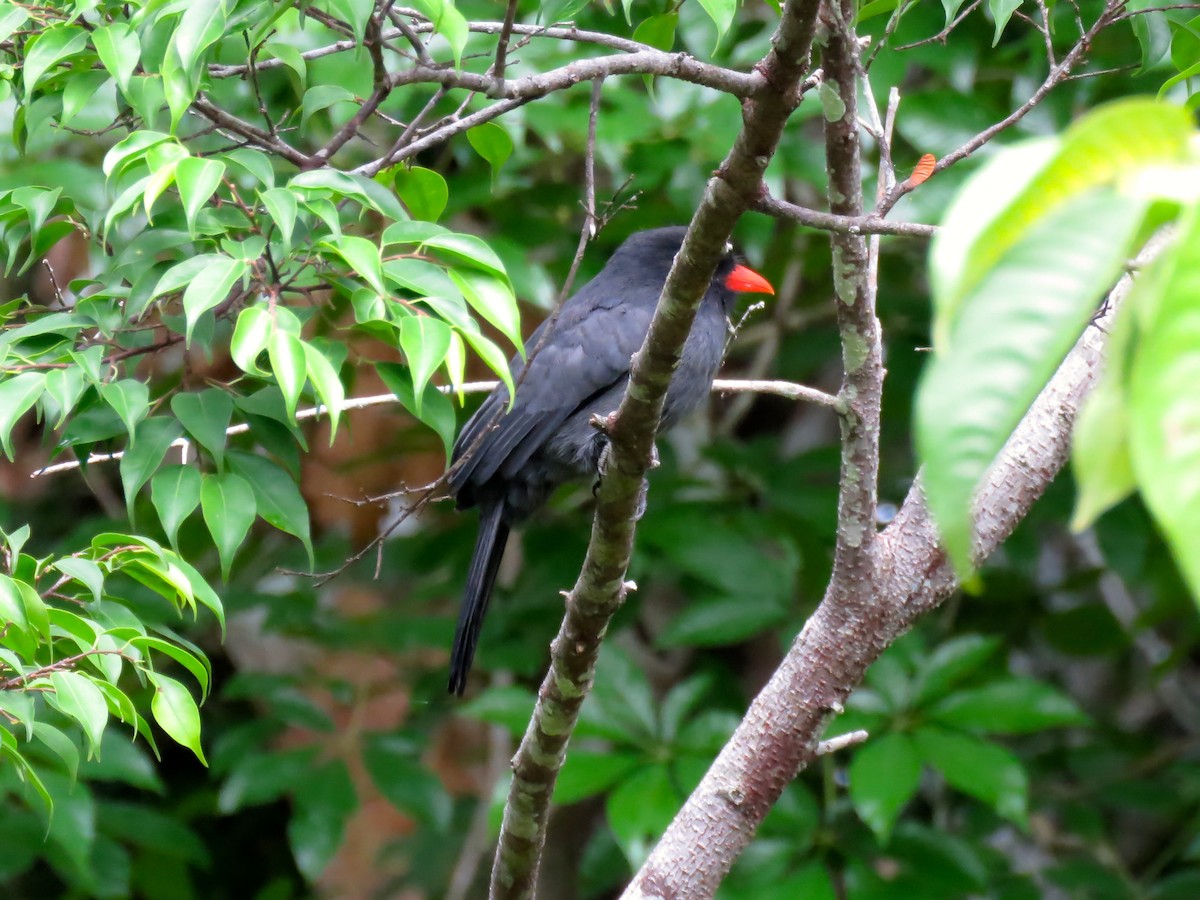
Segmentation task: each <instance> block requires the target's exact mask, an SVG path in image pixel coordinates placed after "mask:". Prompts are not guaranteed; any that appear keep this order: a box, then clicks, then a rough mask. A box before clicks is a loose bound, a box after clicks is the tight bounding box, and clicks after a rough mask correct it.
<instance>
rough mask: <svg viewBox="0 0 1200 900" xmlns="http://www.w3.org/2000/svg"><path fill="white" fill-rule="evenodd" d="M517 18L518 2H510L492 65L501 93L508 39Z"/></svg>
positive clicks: (505, 12)
mask: <svg viewBox="0 0 1200 900" xmlns="http://www.w3.org/2000/svg"><path fill="white" fill-rule="evenodd" d="M516 18H517V0H508V8H507V9H505V10H504V24H503V25H502V26H501V27H500V39H499V40H498V41H497V42H496V61H495V62H494V63H493V64H492V77H493V78H494V79H495V80H496V84H497V86H498V87H499V89H500V91H501V92H503V90H504V66H505V64H506V63H507V61H508V39H509V38H510V37H511V36H512V30H513V22H515V21H516Z"/></svg>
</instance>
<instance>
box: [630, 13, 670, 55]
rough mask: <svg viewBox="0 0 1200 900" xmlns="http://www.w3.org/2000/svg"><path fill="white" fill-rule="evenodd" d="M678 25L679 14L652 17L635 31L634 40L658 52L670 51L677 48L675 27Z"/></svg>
mask: <svg viewBox="0 0 1200 900" xmlns="http://www.w3.org/2000/svg"><path fill="white" fill-rule="evenodd" d="M678 24H679V14H678V13H667V14H666V15H661V16H651V17H650V18H648V19H646V20H645V21H644V22H642V23H641V24H639V25H638V27H637V28H636V29H635V30H634V32H633V39H634V40H635V41H638V42H640V43H642V44H647V45H648V46H651V47H654V48H655V49H658V50H663V51H670V50H671V48H672V47H674V46H675V27H676V26H677V25H678Z"/></svg>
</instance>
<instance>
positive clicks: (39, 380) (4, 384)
mask: <svg viewBox="0 0 1200 900" xmlns="http://www.w3.org/2000/svg"><path fill="white" fill-rule="evenodd" d="M45 385H46V376H45V374H44V373H42V372H20V373H18V374H16V375H14V376H12V377H11V378H6V379H4V380H3V381H0V446H3V447H4V454H5V455H6V456H7V457H8V458H9V459H12V458H13V444H12V430H13V426H14V425H16V424H17V420H18V419H20V418H21V416H23V415H25V413H27V412H28V411H29V410H30V408H31V407H32V406H33V404H35V403H37V400H38V397H40V396H41V395H42V390H43V389H44V388H45Z"/></svg>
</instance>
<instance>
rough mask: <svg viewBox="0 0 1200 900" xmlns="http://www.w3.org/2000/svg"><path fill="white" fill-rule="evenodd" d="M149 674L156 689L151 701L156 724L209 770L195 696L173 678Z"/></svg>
mask: <svg viewBox="0 0 1200 900" xmlns="http://www.w3.org/2000/svg"><path fill="white" fill-rule="evenodd" d="M146 674H147V677H148V678H149V679H150V682H151V683H152V684H153V685H154V689H155V690H154V697H153V699H151V701H150V712H151V713H152V714H153V715H154V721H155V722H157V723H158V725H159V727H160V728H162V730H163V731H165V732H166V733H167V735H168V737H170V738H171V740H173V741H175V743H177V744H179V745H181V746H183V747H187V748H188V749H189V750H191V751H192V752H193V753H195V754H196V759H198V760H200V762H201V763H202V764H203V765H205V766H207V765H208V761H207V760H206V759H205V758H204V750H203V749H201V747H200V710H199V708H198V707H197V706H196V701H195V699H194V698H193V697H192V695H191V692H190V691H188V689H187V688H186V687H184V686H183V685H182V684H181V683H180V682H178V681H176V680H175V679H174V678H171V677H170V676H167V675H160V674H159V673H157V672H148V673H146Z"/></svg>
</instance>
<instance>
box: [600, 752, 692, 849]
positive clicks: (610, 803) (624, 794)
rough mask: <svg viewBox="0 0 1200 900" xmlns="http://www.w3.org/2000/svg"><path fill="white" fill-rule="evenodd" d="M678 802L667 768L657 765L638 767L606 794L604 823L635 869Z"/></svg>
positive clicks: (671, 816) (661, 831)
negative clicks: (606, 822)
mask: <svg viewBox="0 0 1200 900" xmlns="http://www.w3.org/2000/svg"><path fill="white" fill-rule="evenodd" d="M681 803H682V798H681V797H680V796H679V793H678V791H676V790H675V786H674V783H673V779H672V777H671V772H670V770H669V769H668V768H667V767H666V766H665V765H661V764H659V765H652V766H647V767H645V768H643V769H639V770H638V771H636V772H634V773H633V774H632V775H630V776H629V778H627V779H625V781H623V782H622V783H621V784H620V785H619V786H617V788H615V789H614V790H613V791H612V793H610V794H609V795H608V798H607V800H606V802H605V804H604V809H605V813H606V814H607V817H608V826H609V828H611V829H612V832H613V837H615V838H616V839H617V844H618V845H619V846H620V848H621V851H622V852H623V853H624V854H625V858H626V859H627V860H629V864H630V866H631V867H632V868H633V869H634V870H635V871H636V870H637V869H638V868H640V866H641V864H642V863H643V862H645V859H646V857H647V856H648V855H649V853H650V848H651V847H652V846H653V845H654V841H655V840H657V839H658V838H659V837H660V836H661V835H662V833H663V831H665V830H666V827H667V826H668V825H670V824H671V819H673V818H674V817H675V813H677V812H678V811H679V807H680V805H681Z"/></svg>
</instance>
